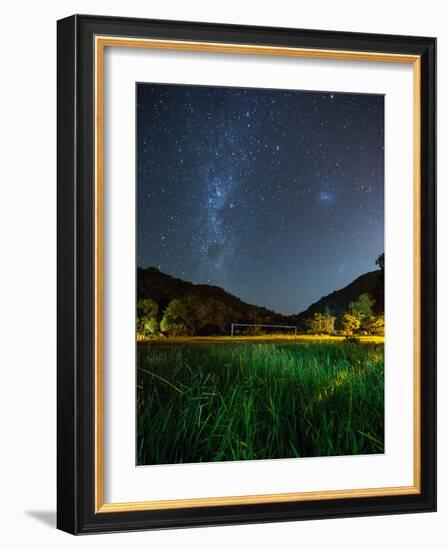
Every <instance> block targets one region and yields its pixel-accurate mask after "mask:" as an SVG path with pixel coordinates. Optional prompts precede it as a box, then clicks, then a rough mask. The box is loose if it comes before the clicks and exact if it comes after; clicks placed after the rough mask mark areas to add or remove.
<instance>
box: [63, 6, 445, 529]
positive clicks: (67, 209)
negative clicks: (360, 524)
mask: <svg viewBox="0 0 448 550" xmlns="http://www.w3.org/2000/svg"><path fill="white" fill-rule="evenodd" d="M98 35H101V36H109V35H110V36H120V37H132V38H157V39H164V40H187V41H200V42H213V43H226V44H240V43H242V44H253V45H257V46H262V45H265V46H275V47H293V48H310V49H325V50H335V51H346V52H350V51H353V52H381V53H386V54H399V55H401V54H403V55H415V56H419V57H420V63H421V65H420V66H421V85H420V98H421V119H420V120H421V134H420V136H421V140H420V143H421V149H420V166H421V173H420V176H421V199H420V212H419V214H420V220H421V224H420V235H421V243H420V250H421V262H420V265H421V270H420V281H421V288H420V311H421V314H420V343H421V346H420V349H421V369H420V375H421V379H420V387H421V395H420V400H421V408H420V411H421V416H420V441H421V463H420V466H421V470H420V471H421V478H420V482H421V483H420V492H419V493H418V494H408V495H389V496H367V497H359V496H358V497H355V498H338V499H330V500H325V499H322V500H319V499H318V500H309V501H300V502H272V503H260V504H243V505H241V504H235V505H230V506H229V505H223V506H204V507H187V508H176V509H160V510H135V511H113V512H107V511H106V512H101V513H97V512H96V509H95V406H96V404H95V386H94V384H95V376H94V360H95V356H94V353H95V342H94V330H95V318H94V316H95V285H94V281H95V253H96V251H95V239H94V231H95V215H96V213H95V204H94V201H95V199H94V174H95V168H94V165H95V122H94V105H95V98H94V89H95V76H94V62H95V59H94V48H93V43H94V39H95V36H98ZM57 47H58V61H57V71H58V75H57V91H58V107H57V117H58V123H57V134H58V153H57V163H58V166H57V178H58V202H57V207H58V221H57V231H58V248H57V252H58V264H57V266H58V267H57V269H58V292H57V301H58V305H57V314H58V337H57V346H58V352H57V361H58V373H57V375H58V376H57V391H58V400H57V416H58V427H57V437H58V456H57V470H58V472H57V493H58V505H57V526H58V528H59V529H62V530H64V531H67V532H68V533H72V534H82V533H99V532H112V531H128V530H138V529H162V528H173V527H193V526H209V525H231V524H240V523H257V522H273V521H290V520H305V519H322V518H338V517H354V516H367V515H384V514H401V513H410V512H431V511H435V509H436V305H435V304H436V210H435V202H436V192H435V187H436V145H435V143H436V125H435V117H436V39H434V38H427V37H411V36H394V35H380V34H358V33H347V32H334V31H318V30H302V29H301V30H298V29H286V28H266V27H251V26H241V25H222V24H213V23H191V22H183V21H160V20H143V19H130V18H124V17H100V16H90V15H74V16H71V17H68V18H66V19H62V20H60V21H58V24H57ZM397 215H399V213H397Z"/></svg>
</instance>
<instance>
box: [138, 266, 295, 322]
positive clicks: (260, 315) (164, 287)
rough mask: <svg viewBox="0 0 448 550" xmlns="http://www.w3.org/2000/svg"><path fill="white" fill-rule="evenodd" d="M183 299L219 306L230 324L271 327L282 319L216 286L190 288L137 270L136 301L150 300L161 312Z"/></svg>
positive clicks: (163, 275)
mask: <svg viewBox="0 0 448 550" xmlns="http://www.w3.org/2000/svg"><path fill="white" fill-rule="evenodd" d="M186 296H195V297H197V298H201V299H212V300H216V301H218V302H220V303H221V304H223V305H224V306H226V308H228V309H229V310H232V311H233V315H234V318H233V322H246V323H247V322H259V323H262V322H264V321H269V322H271V323H275V322H278V321H281V320H283V321H284V319H285V317H284V316H283V315H280V314H278V313H275V312H274V311H271V310H269V309H267V308H265V307H261V306H256V305H252V304H247V303H245V302H243V301H242V300H240V299H239V298H237V297H236V296H234V295H233V294H230V293H229V292H227V291H225V290H224V289H223V288H221V287H219V286H213V285H204V284H193V283H191V282H189V281H184V280H182V279H178V278H176V277H172V276H171V275H167V274H166V273H163V272H162V271H159V270H158V269H157V268H155V267H148V268H146V269H145V268H140V267H139V268H137V297H138V300H140V299H143V298H151V299H153V300H154V301H155V302H157V303H158V304H159V311H160V310H161V311H163V310H164V309H165V308H166V307H167V306H168V304H169V303H170V302H171V300H173V299H174V298H184V297H186Z"/></svg>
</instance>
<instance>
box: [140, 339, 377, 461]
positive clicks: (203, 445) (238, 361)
mask: <svg viewBox="0 0 448 550" xmlns="http://www.w3.org/2000/svg"><path fill="white" fill-rule="evenodd" d="M305 338H306V337H305ZM246 340H247V339H246ZM250 340H252V341H251V342H248V341H244V339H242V340H240V341H229V338H227V340H226V341H224V340H222V339H220V340H219V341H216V339H206V340H205V341H204V340H203V339H202V340H197V341H195V342H192V341H190V339H176V341H165V342H163V343H160V342H155V343H151V344H149V345H139V346H138V364H137V462H138V464H174V463H187V462H212V461H225V460H246V459H272V458H292V457H310V456H334V455H352V454H371V453H382V452H384V443H383V441H384V351H383V350H384V346H383V344H382V343H378V340H377V341H376V342H375V341H374V342H372V341H370V342H369V341H366V342H358V343H346V342H343V341H341V339H331V338H328V339H326V340H324V341H313V340H311V339H309V340H305V341H304V340H296V341H294V340H293V341H290V340H291V339H287V340H288V341H283V340H284V339H283V338H282V339H279V340H276V339H272V338H269V340H270V341H269V342H267V341H266V339H261V340H260V341H258V342H257V341H253V340H254V339H253V338H251V339H250ZM381 340H382V339H381ZM224 344H225V345H224Z"/></svg>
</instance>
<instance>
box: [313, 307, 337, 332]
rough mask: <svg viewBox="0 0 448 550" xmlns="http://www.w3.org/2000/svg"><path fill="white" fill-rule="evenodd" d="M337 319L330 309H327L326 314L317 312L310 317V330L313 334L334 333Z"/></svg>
mask: <svg viewBox="0 0 448 550" xmlns="http://www.w3.org/2000/svg"><path fill="white" fill-rule="evenodd" d="M335 319H336V318H335V317H333V316H332V315H331V314H330V312H329V311H328V309H327V310H326V311H325V314H322V313H320V312H317V313H315V314H314V315H313V316H312V317H311V318H310V319H308V322H307V325H308V332H309V333H311V334H332V333H333V331H334V321H335Z"/></svg>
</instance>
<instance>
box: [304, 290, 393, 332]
mask: <svg viewBox="0 0 448 550" xmlns="http://www.w3.org/2000/svg"><path fill="white" fill-rule="evenodd" d="M374 306H375V300H373V298H372V297H371V296H370V295H369V294H367V293H364V294H361V296H359V298H358V299H357V300H355V301H354V302H351V303H350V305H349V307H348V309H347V310H346V311H344V312H343V313H341V315H339V316H334V315H331V313H330V311H329V310H328V309H327V310H326V311H325V312H324V313H315V314H314V315H313V316H312V317H310V318H308V319H305V321H304V328H305V330H306V332H307V333H308V334H328V335H331V334H341V335H344V336H354V335H374V336H384V314H375V308H374Z"/></svg>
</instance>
